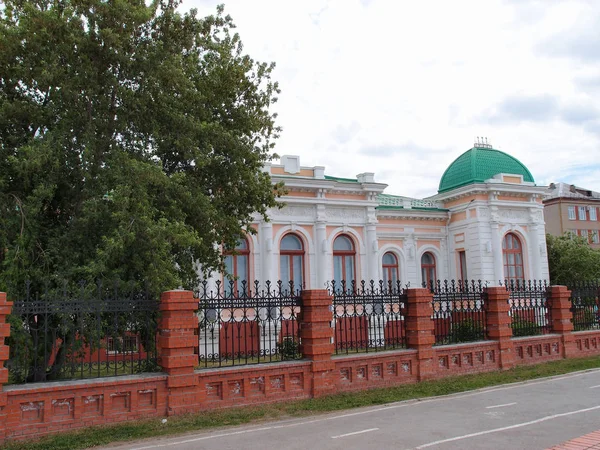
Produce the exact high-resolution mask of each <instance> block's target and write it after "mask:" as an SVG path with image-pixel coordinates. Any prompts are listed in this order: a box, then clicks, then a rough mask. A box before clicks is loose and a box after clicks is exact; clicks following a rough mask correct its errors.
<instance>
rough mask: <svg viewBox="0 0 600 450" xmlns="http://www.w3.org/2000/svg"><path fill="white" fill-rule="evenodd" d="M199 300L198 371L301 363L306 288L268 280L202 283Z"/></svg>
mask: <svg viewBox="0 0 600 450" xmlns="http://www.w3.org/2000/svg"><path fill="white" fill-rule="evenodd" d="M196 296H197V297H198V338H199V342H198V348H199V351H198V358H199V360H198V363H199V368H212V367H224V366H237V365H246V364H260V363H270V362H282V361H290V360H295V359H300V358H301V357H302V355H301V354H300V350H299V348H300V345H299V344H300V339H299V329H298V316H299V314H300V308H301V305H302V302H301V288H300V286H297V285H294V283H293V282H292V283H289V284H285V283H282V282H281V281H279V282H277V283H271V282H270V281H267V282H266V283H265V284H264V285H263V286H261V285H260V283H259V282H258V281H255V282H254V283H253V284H248V283H246V282H245V281H241V282H236V281H233V280H231V281H226V282H225V283H221V282H220V281H217V282H216V283H215V284H214V286H210V285H209V284H208V282H203V283H202V285H201V286H200V289H199V291H198V292H197V293H196Z"/></svg>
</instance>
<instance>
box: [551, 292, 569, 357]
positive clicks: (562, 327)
mask: <svg viewBox="0 0 600 450" xmlns="http://www.w3.org/2000/svg"><path fill="white" fill-rule="evenodd" d="M548 301H549V302H550V317H551V318H552V332H553V333H557V334H560V335H561V341H562V344H563V345H562V351H563V354H562V356H563V358H569V357H573V356H574V354H575V350H576V349H575V339H574V337H573V322H572V321H571V320H572V319H573V313H572V312H571V291H569V290H568V289H567V287H566V286H550V298H549V299H548Z"/></svg>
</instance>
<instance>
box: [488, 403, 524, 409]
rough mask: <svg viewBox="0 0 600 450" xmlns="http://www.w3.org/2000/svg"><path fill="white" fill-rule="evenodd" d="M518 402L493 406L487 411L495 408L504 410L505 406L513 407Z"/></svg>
mask: <svg viewBox="0 0 600 450" xmlns="http://www.w3.org/2000/svg"><path fill="white" fill-rule="evenodd" d="M516 404H517V402H513V403H504V404H503V405H493V406H486V407H485V409H493V408H504V407H505V406H512V405H516Z"/></svg>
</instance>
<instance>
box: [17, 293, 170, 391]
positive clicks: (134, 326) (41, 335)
mask: <svg viewBox="0 0 600 450" xmlns="http://www.w3.org/2000/svg"><path fill="white" fill-rule="evenodd" d="M12 301H13V307H12V312H11V314H10V316H9V319H8V320H9V323H10V326H11V333H10V338H9V341H8V344H9V347H10V354H9V360H8V362H7V367H8V371H9V383H32V382H43V381H56V380H67V379H82V378H95V377H106V376H118V375H130V374H135V373H141V372H152V371H156V370H158V369H159V368H158V366H157V357H156V356H157V355H156V335H157V314H158V299H157V298H156V297H155V296H151V295H149V294H148V293H147V292H139V291H136V290H133V289H132V288H129V287H128V286H127V285H125V284H115V285H112V286H104V285H103V284H102V283H97V284H96V285H86V284H84V283H80V284H79V285H78V286H77V287H72V286H71V287H68V286H66V285H64V286H63V287H61V288H60V289H51V288H46V289H45V290H44V292H43V293H39V292H35V293H34V292H32V289H31V286H30V284H29V283H27V286H26V292H25V294H24V296H23V297H22V298H17V299H13V300H12Z"/></svg>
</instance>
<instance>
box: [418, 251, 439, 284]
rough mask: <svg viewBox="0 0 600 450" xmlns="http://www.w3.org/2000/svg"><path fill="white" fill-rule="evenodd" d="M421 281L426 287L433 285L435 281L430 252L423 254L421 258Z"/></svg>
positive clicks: (433, 264) (433, 258)
mask: <svg viewBox="0 0 600 450" xmlns="http://www.w3.org/2000/svg"><path fill="white" fill-rule="evenodd" d="M421 279H422V281H423V283H426V284H427V286H430V285H431V284H432V283H435V280H436V279H437V276H436V273H435V256H433V255H432V254H431V253H430V252H425V253H423V256H421Z"/></svg>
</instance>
